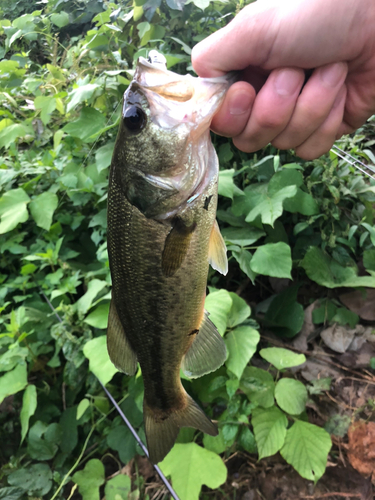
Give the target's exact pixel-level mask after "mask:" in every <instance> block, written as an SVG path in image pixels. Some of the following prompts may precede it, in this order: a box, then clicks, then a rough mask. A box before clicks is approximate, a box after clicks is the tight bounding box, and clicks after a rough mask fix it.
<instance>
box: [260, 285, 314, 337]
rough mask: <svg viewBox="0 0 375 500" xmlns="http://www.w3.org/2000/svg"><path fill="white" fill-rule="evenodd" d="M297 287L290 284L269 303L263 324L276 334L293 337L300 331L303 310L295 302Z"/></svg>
mask: <svg viewBox="0 0 375 500" xmlns="http://www.w3.org/2000/svg"><path fill="white" fill-rule="evenodd" d="M297 292H298V287H297V286H292V287H289V288H287V289H286V290H284V291H283V292H281V293H279V294H278V295H277V296H276V297H275V298H274V299H273V300H272V302H271V303H270V305H269V308H268V310H267V312H266V314H265V316H264V320H263V321H264V324H265V325H266V326H267V327H268V328H271V329H272V330H273V331H274V332H275V333H277V334H278V335H282V336H285V337H294V336H295V335H297V333H299V332H300V331H301V328H302V325H303V321H304V312H303V307H302V305H301V304H299V303H298V302H297Z"/></svg>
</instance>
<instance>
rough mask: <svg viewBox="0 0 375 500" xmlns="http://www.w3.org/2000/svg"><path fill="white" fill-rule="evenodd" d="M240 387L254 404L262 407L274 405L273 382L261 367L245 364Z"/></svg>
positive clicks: (270, 376)
mask: <svg viewBox="0 0 375 500" xmlns="http://www.w3.org/2000/svg"><path fill="white" fill-rule="evenodd" d="M240 389H241V390H242V391H243V392H244V393H245V394H246V396H247V397H248V398H249V400H250V401H251V402H252V403H254V404H257V405H259V406H262V407H263V408H269V407H271V406H273V405H274V402H275V401H274V397H273V394H274V391H275V382H274V381H273V377H272V375H271V374H270V373H269V372H266V371H265V370H262V369H261V368H256V367H255V366H247V367H246V368H245V370H244V373H243V375H242V378H241V381H240Z"/></svg>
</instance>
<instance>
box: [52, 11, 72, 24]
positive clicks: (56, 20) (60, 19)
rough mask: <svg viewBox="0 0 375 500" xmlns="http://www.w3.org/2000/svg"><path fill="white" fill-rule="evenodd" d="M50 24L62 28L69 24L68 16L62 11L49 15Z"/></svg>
mask: <svg viewBox="0 0 375 500" xmlns="http://www.w3.org/2000/svg"><path fill="white" fill-rule="evenodd" d="M51 22H53V24H54V25H55V26H57V27H58V28H63V27H64V26H66V25H67V24H69V14H68V13H67V12H64V11H63V10H62V11H61V12H59V13H58V14H52V15H51Z"/></svg>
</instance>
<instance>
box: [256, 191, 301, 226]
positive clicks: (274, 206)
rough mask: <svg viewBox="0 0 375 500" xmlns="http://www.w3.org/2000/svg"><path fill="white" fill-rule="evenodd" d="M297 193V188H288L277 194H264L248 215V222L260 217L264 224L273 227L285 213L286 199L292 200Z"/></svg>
mask: <svg viewBox="0 0 375 500" xmlns="http://www.w3.org/2000/svg"><path fill="white" fill-rule="evenodd" d="M296 193H297V187H296V186H287V187H285V188H283V189H280V191H277V192H276V193H273V194H270V193H266V194H264V195H263V196H262V197H261V198H260V199H259V200H258V203H257V204H256V206H255V207H254V208H253V209H252V210H251V211H250V212H249V214H248V215H247V217H246V222H252V221H253V220H255V219H256V218H257V217H258V215H260V216H261V219H262V222H263V224H270V225H271V226H273V223H274V222H275V220H276V219H277V218H278V217H280V215H281V214H282V213H283V201H284V200H285V199H286V198H292V197H293V196H295V194H296Z"/></svg>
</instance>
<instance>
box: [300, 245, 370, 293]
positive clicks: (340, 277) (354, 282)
mask: <svg viewBox="0 0 375 500" xmlns="http://www.w3.org/2000/svg"><path fill="white" fill-rule="evenodd" d="M300 266H301V267H303V268H304V269H305V271H306V274H307V276H308V277H309V278H310V279H311V280H313V281H315V282H316V283H318V285H321V286H325V287H327V288H337V287H359V286H367V287H371V288H375V276H358V269H357V267H356V266H352V267H349V266H348V267H344V266H341V265H340V264H339V263H338V262H337V261H336V260H334V259H332V258H331V257H329V256H328V255H327V254H326V253H324V252H323V251H322V250H321V249H320V248H318V247H310V248H309V249H308V250H307V252H306V255H305V257H304V258H303V260H302V261H301V262H300Z"/></svg>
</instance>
